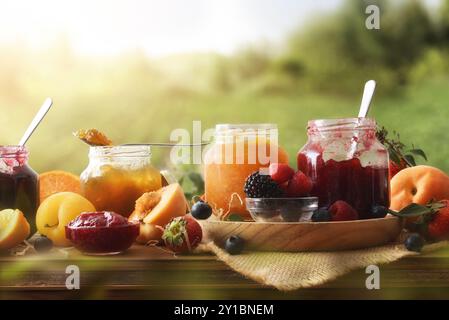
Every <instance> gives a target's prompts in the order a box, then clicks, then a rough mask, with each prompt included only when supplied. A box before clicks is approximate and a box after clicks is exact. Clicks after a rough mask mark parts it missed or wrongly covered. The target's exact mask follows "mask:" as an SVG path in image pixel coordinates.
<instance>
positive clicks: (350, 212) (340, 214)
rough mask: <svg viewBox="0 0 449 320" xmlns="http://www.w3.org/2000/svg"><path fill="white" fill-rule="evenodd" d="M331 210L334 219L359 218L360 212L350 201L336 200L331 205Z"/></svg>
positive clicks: (347, 219)
mask: <svg viewBox="0 0 449 320" xmlns="http://www.w3.org/2000/svg"><path fill="white" fill-rule="evenodd" d="M329 212H330V214H331V216H332V221H349V220H357V219H358V218H359V214H358V213H357V211H356V210H355V209H354V208H353V207H351V205H350V204H349V203H347V202H346V201H343V200H338V201H335V202H334V203H333V204H332V205H331V206H330V207H329Z"/></svg>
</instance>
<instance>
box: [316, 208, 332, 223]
mask: <svg viewBox="0 0 449 320" xmlns="http://www.w3.org/2000/svg"><path fill="white" fill-rule="evenodd" d="M331 220H332V216H331V214H330V212H329V210H328V209H327V208H324V207H323V208H318V209H316V210H315V211H314V212H313V214H312V221H313V222H326V221H331Z"/></svg>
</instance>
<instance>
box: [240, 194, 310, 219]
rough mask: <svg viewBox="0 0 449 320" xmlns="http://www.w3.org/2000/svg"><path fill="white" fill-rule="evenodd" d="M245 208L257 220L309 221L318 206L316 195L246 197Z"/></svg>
mask: <svg viewBox="0 0 449 320" xmlns="http://www.w3.org/2000/svg"><path fill="white" fill-rule="evenodd" d="M245 201H246V208H247V210H248V211H249V213H250V214H251V217H252V218H253V219H254V220H255V221H259V222H305V221H311V218H312V214H313V211H315V210H316V209H317V208H318V198H317V197H300V198H246V200H245Z"/></svg>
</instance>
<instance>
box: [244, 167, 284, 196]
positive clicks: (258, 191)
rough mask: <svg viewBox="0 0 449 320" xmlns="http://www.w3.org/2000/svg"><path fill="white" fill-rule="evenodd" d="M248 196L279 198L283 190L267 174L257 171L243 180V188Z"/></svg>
mask: <svg viewBox="0 0 449 320" xmlns="http://www.w3.org/2000/svg"><path fill="white" fill-rule="evenodd" d="M243 190H244V191H245V194H246V196H247V197H248V198H281V197H282V196H283V195H284V192H283V191H282V189H281V188H280V187H279V185H278V184H277V183H276V182H274V180H273V179H272V178H271V177H270V176H269V175H262V174H260V173H259V171H256V172H254V173H252V174H251V175H250V176H249V177H248V178H246V181H245V187H244V189H243Z"/></svg>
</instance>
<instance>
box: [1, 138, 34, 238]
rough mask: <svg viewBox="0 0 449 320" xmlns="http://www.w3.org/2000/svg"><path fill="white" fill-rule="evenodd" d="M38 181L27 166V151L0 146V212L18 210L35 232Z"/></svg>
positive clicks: (31, 232) (32, 232)
mask: <svg viewBox="0 0 449 320" xmlns="http://www.w3.org/2000/svg"><path fill="white" fill-rule="evenodd" d="M38 205H39V179H38V175H37V174H36V172H34V171H33V169H31V167H30V166H29V165H28V151H27V149H26V148H25V147H20V146H0V210H3V209H19V210H20V211H22V212H23V214H24V215H25V217H26V219H27V220H28V223H29V224H30V234H31V235H32V234H34V233H35V232H36V225H35V220H36V216H35V215H36V211H37V207H38Z"/></svg>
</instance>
